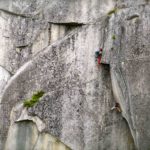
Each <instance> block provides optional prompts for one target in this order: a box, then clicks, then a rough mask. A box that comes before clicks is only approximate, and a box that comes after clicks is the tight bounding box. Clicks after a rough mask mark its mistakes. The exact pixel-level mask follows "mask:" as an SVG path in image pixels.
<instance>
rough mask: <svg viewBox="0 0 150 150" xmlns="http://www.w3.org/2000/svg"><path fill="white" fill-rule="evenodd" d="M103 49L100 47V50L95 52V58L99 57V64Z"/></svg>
mask: <svg viewBox="0 0 150 150" xmlns="http://www.w3.org/2000/svg"><path fill="white" fill-rule="evenodd" d="M102 51H103V49H102V48H100V49H99V50H98V51H96V52H95V58H96V59H97V63H98V64H100V63H101V58H102Z"/></svg>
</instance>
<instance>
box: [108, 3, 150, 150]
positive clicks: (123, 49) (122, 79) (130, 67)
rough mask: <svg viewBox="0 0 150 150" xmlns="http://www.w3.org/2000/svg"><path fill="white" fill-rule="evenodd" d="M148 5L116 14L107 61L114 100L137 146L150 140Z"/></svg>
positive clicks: (146, 149)
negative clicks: (149, 116)
mask: <svg viewBox="0 0 150 150" xmlns="http://www.w3.org/2000/svg"><path fill="white" fill-rule="evenodd" d="M149 8H150V7H149V6H148V5H147V6H146V5H145V6H140V7H135V8H133V9H126V10H123V11H121V12H120V13H118V15H116V18H115V21H114V32H115V34H116V37H117V38H116V40H115V41H114V44H113V48H114V49H113V50H112V51H111V61H110V65H111V68H112V69H111V73H112V74H113V75H114V76H115V79H114V80H113V81H114V82H116V83H117V84H116V85H117V87H116V88H113V89H114V90H115V91H117V92H115V93H116V94H117V95H120V97H119V96H117V97H118V98H117V100H119V103H120V105H121V107H122V110H123V113H122V114H123V116H124V117H125V118H126V120H127V122H128V124H129V126H130V130H131V132H132V135H133V138H134V141H135V144H136V146H137V149H139V150H141V149H145V150H148V149H149V147H150V145H149V142H148V141H149V140H150V136H149V132H148V131H149V127H148V124H149V119H148V114H149V113H148V110H149V101H148V97H149V94H150V92H149V91H150V90H149V89H150V84H149V80H150V79H149V76H150V70H149V68H150V62H149V54H150V53H149V52H150V51H149V48H150V45H149V41H150V38H149V37H150V36H149V33H150V32H149V30H150V28H149V25H150V16H149V10H150V9H149ZM133 14H139V17H136V18H132V19H126V18H127V17H128V16H132V15H133ZM112 79H113V78H112ZM116 89H118V90H116ZM119 93H120V94H119ZM142 141H144V142H142Z"/></svg>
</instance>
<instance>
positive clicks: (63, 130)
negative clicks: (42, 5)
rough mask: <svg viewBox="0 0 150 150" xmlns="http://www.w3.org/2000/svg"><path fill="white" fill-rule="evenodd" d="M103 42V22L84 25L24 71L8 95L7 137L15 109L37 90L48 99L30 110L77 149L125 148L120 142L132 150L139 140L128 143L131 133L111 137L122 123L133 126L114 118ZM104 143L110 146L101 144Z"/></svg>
mask: <svg viewBox="0 0 150 150" xmlns="http://www.w3.org/2000/svg"><path fill="white" fill-rule="evenodd" d="M100 39H101V26H100V25H99V24H96V25H89V26H83V27H82V28H78V29H76V30H75V31H74V32H72V33H71V34H69V35H68V36H66V37H65V38H63V39H62V40H60V41H57V42H56V43H54V44H52V45H51V46H49V47H47V48H46V49H45V50H44V51H43V52H40V53H38V55H36V56H35V57H34V58H33V59H32V60H31V61H30V62H28V63H27V64H26V65H24V66H23V67H21V68H20V69H19V70H18V72H17V73H16V75H15V76H14V77H13V78H12V79H11V81H10V82H9V83H8V85H7V88H6V89H5V93H4V95H3V99H2V101H3V103H4V104H3V108H5V106H8V111H7V114H3V113H1V117H2V118H3V117H5V120H6V121H7V122H8V124H7V125H6V124H5V123H4V124H3V126H2V128H3V129H4V130H3V132H1V134H2V135H3V136H4V137H5V138H6V136H7V131H8V127H9V123H10V118H9V114H10V111H11V109H12V107H13V106H14V105H15V104H16V103H18V102H20V101H23V100H24V99H26V98H30V97H31V96H32V94H33V93H34V92H35V91H37V90H43V91H45V92H46V95H45V96H44V97H43V98H42V99H41V100H40V101H39V103H37V104H36V105H35V106H34V107H33V108H30V109H29V114H30V115H34V116H38V117H39V118H40V119H42V120H43V121H44V122H45V124H46V129H45V131H46V132H48V133H51V134H52V135H54V136H56V137H57V138H59V139H60V140H61V141H63V142H64V143H66V144H67V145H68V146H69V147H71V148H72V149H78V150H83V149H85V150H86V149H88V150H92V149H95V150H99V149H100V148H101V147H102V149H106V148H109V149H110V148H112V143H115V144H114V145H113V148H112V149H114V150H115V149H117V148H119V147H118V144H117V141H119V142H123V143H124V142H126V144H125V145H126V146H127V147H125V146H122V147H121V146H120V149H121V150H122V149H123V150H129V149H131V150H132V149H133V147H134V143H133V140H131V142H129V141H128V138H129V137H130V138H131V139H132V136H131V134H130V133H129V134H127V136H122V134H121V132H117V133H116V134H117V135H116V136H117V137H119V138H118V139H117V140H116V141H113V140H112V138H108V137H110V136H112V130H113V128H116V126H117V123H118V122H120V123H121V124H122V125H123V126H125V127H126V130H128V126H127V124H126V123H125V121H124V120H123V119H119V120H116V122H114V121H113V116H114V117H115V116H116V115H119V114H116V113H113V112H111V111H110V109H111V106H112V105H113V96H112V91H111V80H110V72H109V66H108V65H106V66H105V65H104V66H103V65H100V66H97V64H96V62H95V58H94V53H95V50H97V49H98V48H99V46H100ZM116 118H117V117H116ZM106 126H107V127H106ZM122 129H123V128H122V126H120V130H122ZM123 130H124V129H123ZM128 131H129V130H128ZM122 132H123V131H122ZM102 135H103V136H102ZM105 135H108V137H106V136H105ZM5 138H4V139H3V140H4V141H5ZM105 139H107V140H106V142H105ZM101 141H104V144H102V145H101V144H100V143H101ZM120 145H123V144H120Z"/></svg>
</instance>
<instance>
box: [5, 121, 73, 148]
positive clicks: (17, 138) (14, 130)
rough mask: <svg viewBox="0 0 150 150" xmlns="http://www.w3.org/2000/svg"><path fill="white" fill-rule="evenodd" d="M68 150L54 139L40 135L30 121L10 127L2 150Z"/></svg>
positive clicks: (47, 135)
mask: <svg viewBox="0 0 150 150" xmlns="http://www.w3.org/2000/svg"><path fill="white" fill-rule="evenodd" d="M12 148H13V149H14V150H70V148H69V147H67V146H65V145H64V144H63V143H61V142H60V141H59V140H58V139H56V138H55V137H53V136H51V135H49V134H46V133H40V132H39V131H38V130H37V127H36V125H35V124H34V123H33V122H32V121H28V120H26V121H21V122H18V123H15V124H13V125H11V126H10V129H9V133H8V138H7V141H6V145H5V148H4V150H11V149H12Z"/></svg>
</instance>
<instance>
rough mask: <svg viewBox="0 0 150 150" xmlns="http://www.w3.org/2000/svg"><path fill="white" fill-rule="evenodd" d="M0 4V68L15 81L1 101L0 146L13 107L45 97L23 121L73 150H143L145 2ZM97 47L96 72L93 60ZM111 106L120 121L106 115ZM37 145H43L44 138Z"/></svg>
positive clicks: (148, 13) (148, 17) (25, 0)
mask: <svg viewBox="0 0 150 150" xmlns="http://www.w3.org/2000/svg"><path fill="white" fill-rule="evenodd" d="M5 2H6V3H5ZM5 2H4V1H1V2H0V4H1V6H0V7H1V14H0V16H1V18H0V27H1V28H0V33H1V35H3V34H5V36H4V37H3V36H2V37H1V38H2V42H0V45H1V47H2V49H1V50H0V53H1V54H2V55H1V56H0V65H2V66H4V67H5V68H6V69H7V70H9V71H11V72H13V73H15V75H14V76H13V77H12V78H11V80H10V81H9V83H8V84H7V87H6V88H5V91H4V94H3V97H2V109H1V110H0V118H2V119H1V120H2V125H1V126H0V137H1V142H2V143H4V142H5V140H6V138H7V132H8V129H9V126H10V112H11V110H12V108H14V106H15V105H16V104H18V103H19V102H22V101H23V100H24V99H26V98H29V97H31V96H32V94H33V93H34V92H35V91H37V90H44V91H45V92H46V94H45V96H44V97H43V98H42V99H41V100H40V101H39V103H37V104H36V105H35V106H34V107H32V108H30V109H28V115H31V116H32V117H33V116H34V117H39V118H40V119H41V120H42V121H44V122H45V125H46V127H45V131H46V132H48V133H49V134H52V135H54V136H56V137H57V138H59V139H60V140H62V141H63V142H64V143H66V144H67V145H68V146H69V147H71V148H72V149H75V150H83V149H84V150H99V149H102V150H104V149H111V150H116V149H118V150H134V149H138V150H143V149H144V150H149V147H150V144H149V140H150V134H149V116H148V114H149V110H150V109H149V97H150V96H149V95H150V93H149V91H150V87H149V79H150V75H149V73H150V70H149V64H150V63H149V54H150V51H149V49H150V44H149V43H150V35H149V33H150V28H149V27H150V9H149V8H150V5H149V1H148V0H137V1H135V0H126V1H124V0H118V1H113V0H109V1H108V0H105V1H104V0H76V1H72V0H55V1H54V0H50V1H47V0H44V1H41V0H37V1H34V0H31V1H29V0H21V1H19V0H15V1H11V0H10V1H5ZM108 12H111V13H109V14H108ZM4 18H5V19H4ZM6 18H7V19H6ZM7 24H8V26H6V25H7ZM6 31H7V32H6ZM70 31H71V32H70ZM100 47H101V48H103V50H104V51H103V57H102V63H103V64H102V65H100V66H98V65H97V62H95V58H94V53H95V51H96V50H98V49H99V48H100ZM26 62H27V63H26ZM23 64H25V65H23ZM106 64H107V65H106ZM20 67H21V68H20ZM18 68H20V69H19V70H18ZM112 93H113V94H112ZM115 101H116V102H118V103H119V104H120V106H121V109H122V113H120V114H119V113H115V112H113V111H111V107H112V106H113V105H114V103H115ZM28 115H27V114H26V115H22V116H28ZM31 116H30V117H31ZM28 117H29V116H28ZM21 118H22V117H21ZM27 126H28V125H27ZM29 126H30V125H29ZM11 130H13V129H12V128H11V129H10V132H11ZM47 136H49V135H47ZM34 140H35V139H34ZM41 140H44V141H45V142H46V143H47V138H46V139H45V137H43V135H42V136H41ZM41 140H40V141H41ZM40 143H41V142H38V146H37V147H39V145H41V144H40ZM6 145H7V144H6ZM45 145H47V144H45ZM1 149H3V148H2V146H1Z"/></svg>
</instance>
